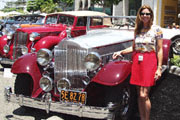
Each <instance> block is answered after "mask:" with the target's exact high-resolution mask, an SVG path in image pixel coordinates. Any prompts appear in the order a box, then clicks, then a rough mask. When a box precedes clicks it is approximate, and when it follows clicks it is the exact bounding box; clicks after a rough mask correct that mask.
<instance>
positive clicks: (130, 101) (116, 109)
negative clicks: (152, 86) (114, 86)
mask: <svg viewBox="0 0 180 120" xmlns="http://www.w3.org/2000/svg"><path fill="white" fill-rule="evenodd" d="M135 94H136V92H135V88H134V87H133V86H131V85H130V84H129V83H125V84H124V85H123V86H122V87H121V88H120V89H119V91H118V90H117V91H112V92H110V93H108V94H107V95H108V97H106V98H107V102H109V106H111V105H112V120H131V119H133V118H132V117H133V112H134V109H135V103H136V98H135V96H136V95H135Z"/></svg>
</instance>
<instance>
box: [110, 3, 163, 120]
mask: <svg viewBox="0 0 180 120" xmlns="http://www.w3.org/2000/svg"><path fill="white" fill-rule="evenodd" d="M153 19H154V15H153V11H152V9H151V8H150V6H148V5H143V6H142V7H141V8H140V9H139V10H138V13H137V18H136V25H135V31H134V40H133V45H132V46H131V47H129V48H126V49H124V50H121V51H118V52H115V53H114V54H113V56H112V57H113V59H116V58H117V57H118V56H121V55H125V54H128V53H132V52H134V54H133V57H132V61H133V63H132V69H131V78H130V84H132V85H136V88H137V95H138V108H139V113H140V118H141V120H149V119H150V110H151V102H150V99H149V92H150V88H151V86H154V85H155V82H156V80H157V79H159V78H160V77H161V70H162V59H163V48H162V43H163V41H162V35H163V34H162V31H161V28H160V27H159V26H157V25H153Z"/></svg>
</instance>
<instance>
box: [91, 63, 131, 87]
mask: <svg viewBox="0 0 180 120" xmlns="http://www.w3.org/2000/svg"><path fill="white" fill-rule="evenodd" d="M131 66H132V63H131V62H130V61H113V62H109V63H108V64H106V65H105V66H104V67H103V68H102V69H101V70H100V71H99V72H98V73H97V74H96V76H95V77H94V78H93V79H92V82H96V83H99V84H103V85H108V86H114V85H118V84H120V83H122V82H123V81H124V80H125V79H126V78H127V77H128V76H129V75H130V73H131Z"/></svg>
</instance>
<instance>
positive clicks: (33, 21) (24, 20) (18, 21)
mask: <svg viewBox="0 0 180 120" xmlns="http://www.w3.org/2000/svg"><path fill="white" fill-rule="evenodd" d="M44 18H45V15H40V14H25V15H15V16H12V17H9V18H6V19H5V20H3V22H2V23H1V24H0V31H2V32H3V29H4V30H5V28H6V27H11V26H12V25H15V26H18V27H33V26H40V25H43V24H44Z"/></svg>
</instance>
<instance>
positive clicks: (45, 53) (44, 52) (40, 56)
mask: <svg viewBox="0 0 180 120" xmlns="http://www.w3.org/2000/svg"><path fill="white" fill-rule="evenodd" d="M52 57H53V55H52V52H51V51H50V50H48V49H46V48H42V49H40V50H39V51H38V52H37V62H38V64H39V65H41V66H46V65H47V64H49V63H50V61H51V60H52Z"/></svg>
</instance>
